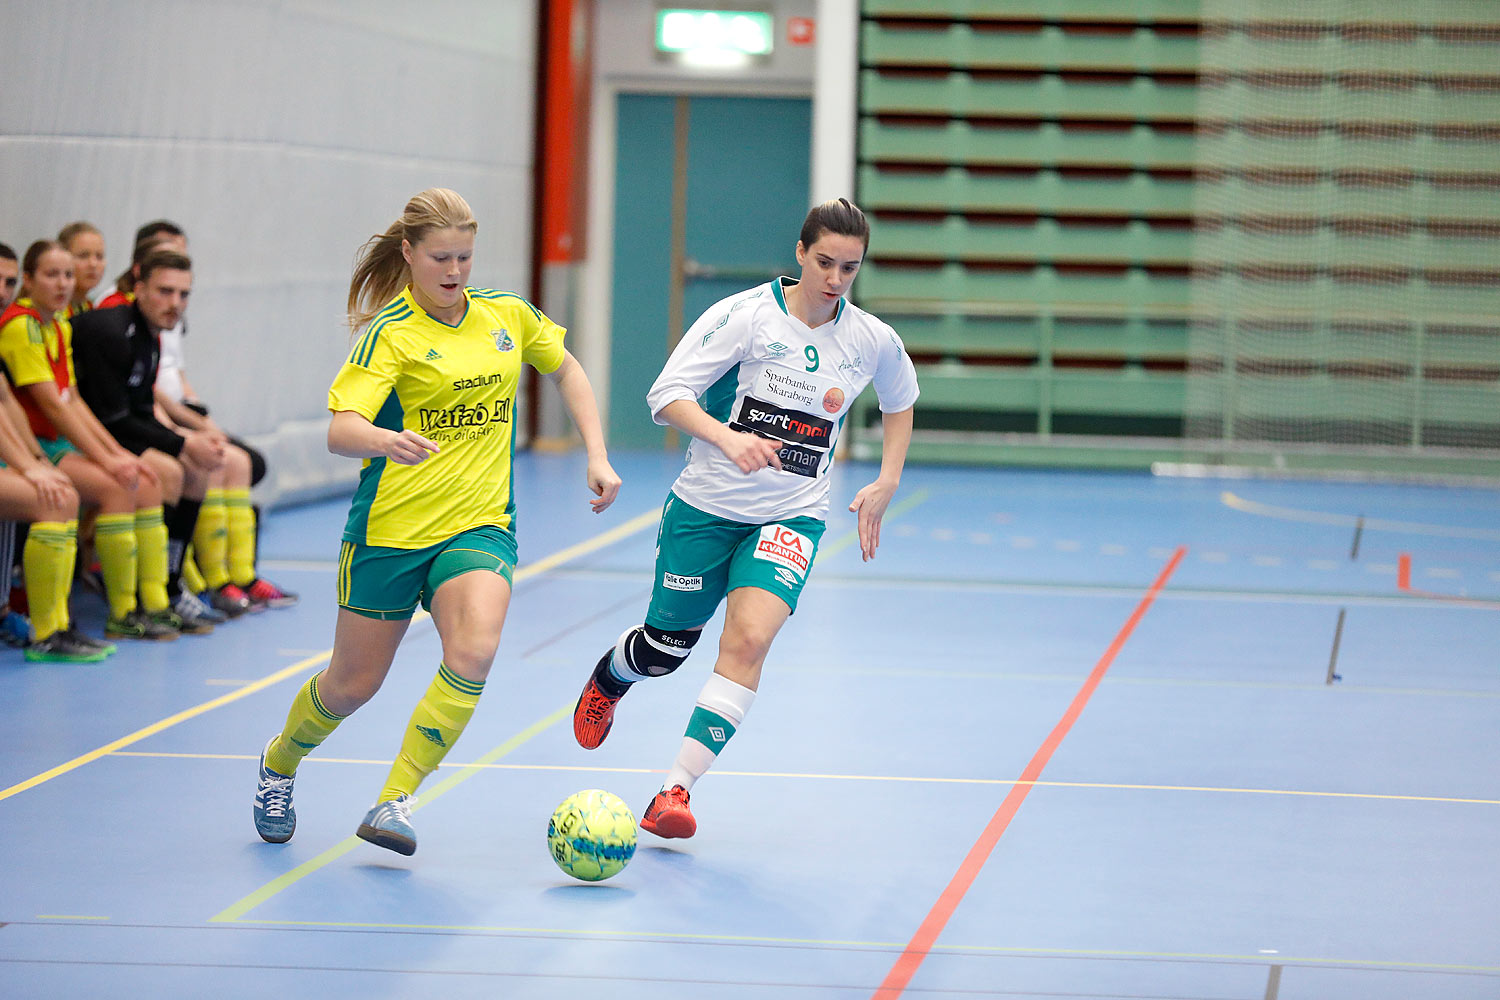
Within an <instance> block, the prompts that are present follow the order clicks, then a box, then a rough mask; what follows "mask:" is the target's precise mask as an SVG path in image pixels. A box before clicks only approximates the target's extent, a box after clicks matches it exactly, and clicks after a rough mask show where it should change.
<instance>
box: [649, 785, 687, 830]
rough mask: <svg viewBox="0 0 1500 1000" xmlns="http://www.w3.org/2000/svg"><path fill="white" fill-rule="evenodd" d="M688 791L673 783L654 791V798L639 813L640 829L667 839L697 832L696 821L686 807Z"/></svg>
mask: <svg viewBox="0 0 1500 1000" xmlns="http://www.w3.org/2000/svg"><path fill="white" fill-rule="evenodd" d="M688 798H689V796H688V791H687V789H686V788H683V787H682V786H681V785H673V786H672V787H671V788H664V789H662V790H661V791H659V792H657V793H656V798H654V799H652V800H651V804H650V805H649V806H647V807H646V811H645V812H644V813H642V814H641V829H642V830H645V831H646V832H647V833H654V834H656V835H657V836H658V837H666V838H668V839H671V838H674V837H691V836H692V835H693V834H695V833H697V832H698V821H697V820H695V819H693V811H692V810H691V809H689V808H688Z"/></svg>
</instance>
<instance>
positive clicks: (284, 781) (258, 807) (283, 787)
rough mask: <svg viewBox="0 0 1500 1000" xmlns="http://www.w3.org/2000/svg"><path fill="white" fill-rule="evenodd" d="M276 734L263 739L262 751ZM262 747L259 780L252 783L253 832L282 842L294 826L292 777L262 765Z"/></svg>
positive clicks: (288, 838)
mask: <svg viewBox="0 0 1500 1000" xmlns="http://www.w3.org/2000/svg"><path fill="white" fill-rule="evenodd" d="M280 735H281V734H280V733H277V734H276V736H272V737H271V738H270V739H269V740H267V741H266V750H269V749H271V744H272V743H274V742H275V741H276V737H277V736H280ZM266 750H262V751H261V752H260V781H259V783H258V784H257V785H256V786H255V832H256V833H258V834H260V839H261V840H264V841H266V842H268V843H272V844H285V843H286V842H287V841H288V840H291V839H292V832H293V831H294V830H296V829H297V810H296V809H294V808H292V782H293V781H295V780H296V779H295V778H293V777H292V776H291V775H287V774H277V773H276V772H275V771H273V770H271V769H270V768H269V767H266Z"/></svg>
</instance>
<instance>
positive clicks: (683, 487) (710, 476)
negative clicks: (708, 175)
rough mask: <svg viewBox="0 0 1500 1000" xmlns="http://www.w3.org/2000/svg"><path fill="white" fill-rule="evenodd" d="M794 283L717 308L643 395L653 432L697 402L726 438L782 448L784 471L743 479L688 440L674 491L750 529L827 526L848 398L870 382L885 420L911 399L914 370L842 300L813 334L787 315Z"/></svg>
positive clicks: (776, 284) (708, 448)
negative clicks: (770, 524)
mask: <svg viewBox="0 0 1500 1000" xmlns="http://www.w3.org/2000/svg"><path fill="white" fill-rule="evenodd" d="M795 284H796V282H795V281H793V280H792V279H790V278H778V279H777V280H775V281H772V282H768V283H767V284H764V285H760V286H759V287H757V288H752V289H750V290H748V291H745V292H741V293H740V294H739V295H733V296H730V297H729V298H727V299H724V300H723V301H721V302H718V303H716V304H715V305H714V306H713V307H712V308H711V309H709V310H708V311H707V312H705V313H704V314H703V315H702V316H700V317H699V318H698V321H697V322H695V323H694V324H693V325H692V326H691V327H690V328H689V329H688V331H687V333H686V334H684V335H683V338H682V340H681V342H679V343H678V345H677V349H676V350H674V351H673V352H672V356H671V357H670V358H669V359H668V360H667V364H666V367H665V368H663V369H662V372H661V375H659V376H658V377H657V379H656V382H655V384H653V385H652V386H651V391H650V392H649V393H647V395H646V403H647V405H648V406H649V407H650V408H651V414H652V418H653V419H654V420H656V422H657V423H664V422H665V421H663V420H662V418H661V415H660V414H661V411H662V408H663V407H665V406H666V405H667V404H668V403H671V402H673V401H675V400H679V399H696V400H698V402H699V403H700V405H702V406H703V408H704V410H706V411H707V412H708V413H709V414H710V415H711V416H713V417H714V418H715V419H717V420H720V421H722V422H724V423H726V424H728V425H729V426H730V427H731V428H733V429H734V430H737V431H743V432H747V433H751V434H758V435H760V436H761V437H764V438H768V439H770V440H773V441H775V442H777V443H778V445H779V447H778V449H777V456H778V458H779V459H780V461H781V469H780V470H776V469H762V470H760V471H758V472H755V473H752V474H750V475H748V476H747V475H745V474H744V473H743V472H741V471H740V469H739V467H738V466H736V465H735V464H734V463H733V462H731V461H730V460H729V459H728V458H727V457H725V455H724V453H723V452H721V451H720V450H719V449H718V448H717V447H715V446H714V445H711V444H708V443H707V442H704V441H698V440H695V441H693V443H692V446H691V448H689V450H688V459H687V466H686V467H685V468H684V469H683V471H682V474H681V475H680V476H679V477H678V479H677V482H676V483H675V484H674V485H673V487H672V491H673V492H674V493H676V494H677V495H678V496H679V497H681V498H682V499H683V500H684V501H686V502H687V503H689V504H692V505H693V506H694V507H697V508H699V509H700V510H704V511H707V512H708V513H710V514H715V515H718V516H719V517H725V518H729V519H731V520H736V521H743V522H747V523H751V524H763V523H765V522H767V521H773V520H779V519H782V518H786V517H795V516H799V515H807V516H811V517H819V518H821V517H824V516H826V515H827V512H828V471H829V469H830V467H831V466H832V464H833V461H834V450H835V448H836V447H837V445H838V440H839V434H840V432H841V431H842V430H843V426H844V419H845V417H846V416H847V415H848V412H849V407H850V406H851V405H852V404H853V403H854V400H855V398H856V397H857V396H858V395H859V394H860V393H861V392H862V391H864V388H865V386H867V385H870V384H871V383H872V382H873V383H874V386H875V394H876V397H877V399H878V400H879V403H880V409H881V411H882V412H884V413H895V412H899V411H901V410H905V409H907V408H909V407H910V406H912V405H913V404H914V403H915V402H916V400H917V393H918V390H917V376H916V370H915V369H914V368H913V367H912V363H911V358H909V357H908V356H907V354H906V350H905V348H904V346H903V345H902V343H901V338H900V337H898V336H897V335H896V332H895V331H894V330H892V329H891V328H890V327H889V326H888V325H886V324H885V323H883V322H881V321H880V320H879V319H877V318H876V317H874V316H872V315H870V314H869V313H867V312H865V311H864V310H862V309H860V308H859V307H858V306H855V305H852V304H850V303H849V302H847V301H845V300H840V301H839V304H838V307H837V309H836V311H835V313H834V319H833V320H832V321H831V322H828V323H824V324H823V325H822V326H820V327H817V328H816V329H810V328H808V326H807V325H806V324H804V323H803V322H802V321H801V320H799V319H797V318H796V317H795V316H793V315H792V314H791V313H790V312H789V311H788V309H787V306H786V289H788V288H791V287H793V286H795Z"/></svg>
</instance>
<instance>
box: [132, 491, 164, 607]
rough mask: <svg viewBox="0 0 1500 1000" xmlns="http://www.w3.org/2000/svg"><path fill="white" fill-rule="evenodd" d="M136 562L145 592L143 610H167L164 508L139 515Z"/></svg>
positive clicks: (152, 509) (140, 585)
mask: <svg viewBox="0 0 1500 1000" xmlns="http://www.w3.org/2000/svg"><path fill="white" fill-rule="evenodd" d="M135 561H136V567H137V570H136V572H137V573H138V575H139V579H138V580H137V581H136V583H137V586H139V587H140V589H141V607H143V608H145V609H146V610H147V611H165V610H166V608H167V604H168V601H167V522H166V521H165V520H164V519H163V517H162V509H161V507H160V506H156V507H145V508H142V509H141V510H138V511H136V512H135Z"/></svg>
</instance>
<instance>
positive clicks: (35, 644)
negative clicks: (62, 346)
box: [0, 307, 115, 663]
mask: <svg viewBox="0 0 1500 1000" xmlns="http://www.w3.org/2000/svg"><path fill="white" fill-rule="evenodd" d="M12 309H17V307H7V308H6V309H5V310H4V312H0V327H3V326H4V325H5V324H6V323H8V322H10V320H11V319H12V318H13V317H12V315H11V310H12ZM18 311H21V312H23V313H24V310H20V309H18ZM14 405H15V398H14V397H13V396H12V395H11V392H10V386H9V384H7V383H6V382H5V380H4V379H0V410H8V409H9V408H10V407H13V406H14ZM34 444H35V439H34V438H32V437H31V436H30V435H22V434H20V433H18V432H17V429H16V427H15V425H13V424H12V422H11V421H10V420H8V419H6V418H5V416H4V415H3V414H0V519H3V521H0V529H3V530H4V537H3V538H0V550H3V551H4V553H5V556H4V560H3V562H0V565H3V567H4V570H5V576H6V583H7V584H8V583H9V577H10V563H11V551H10V545H11V544H12V541H13V539H14V537H15V535H14V532H13V530H12V526H11V524H10V522H12V521H25V522H29V525H30V530H29V531H28V532H27V533H26V542H25V544H24V545H23V546H22V549H21V574H22V576H21V578H22V579H23V580H24V581H25V583H26V594H27V598H28V601H29V603H30V606H31V619H32V624H31V626H30V628H29V629H28V631H29V633H30V634H29V635H17V639H18V640H19V641H18V643H17V644H19V645H23V646H24V648H25V650H26V652H25V656H26V659H28V660H33V661H41V662H55V663H94V662H97V661H99V660H102V659H104V658H105V657H106V656H108V655H109V654H110V653H113V652H114V651H115V647H114V645H113V644H112V643H107V642H100V641H98V640H97V639H91V638H89V637H88V636H86V635H84V634H82V633H81V632H78V631H77V630H76V629H74V628H73V624H72V620H71V618H70V616H69V614H68V595H69V593H70V592H71V591H72V589H73V560H74V558H75V556H76V554H77V535H78V492H77V491H76V490H74V489H73V484H72V483H70V482H69V481H68V477H67V476H65V475H63V474H62V473H61V472H59V471H57V469H55V468H53V466H52V463H51V462H49V461H48V460H47V457H46V455H44V454H43V453H42V450H41V448H40V447H37V448H36V449H35V450H33V449H32V446H33V445H34ZM9 614H10V615H15V617H18V618H19V617H20V616H19V615H17V614H16V613H15V612H10V613H9ZM9 635H10V633H9V632H8V633H7V639H9Z"/></svg>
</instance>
